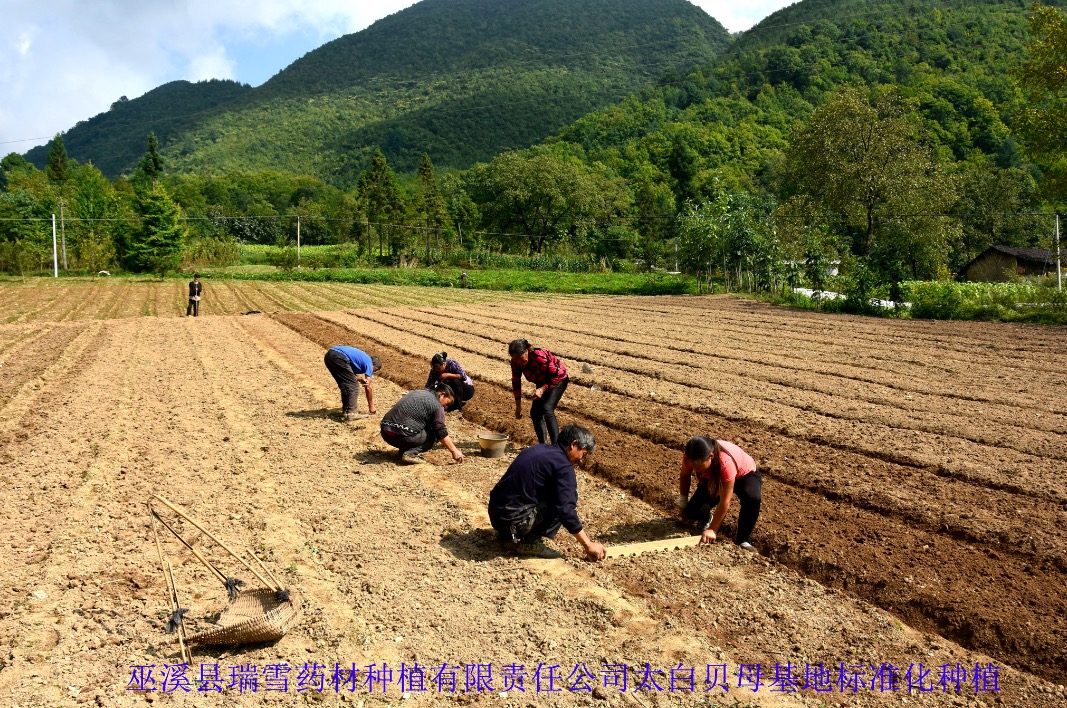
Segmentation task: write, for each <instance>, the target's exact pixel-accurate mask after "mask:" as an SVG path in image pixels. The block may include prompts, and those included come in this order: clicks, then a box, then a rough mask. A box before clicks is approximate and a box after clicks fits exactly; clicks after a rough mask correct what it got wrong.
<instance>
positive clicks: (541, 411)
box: [530, 379, 570, 445]
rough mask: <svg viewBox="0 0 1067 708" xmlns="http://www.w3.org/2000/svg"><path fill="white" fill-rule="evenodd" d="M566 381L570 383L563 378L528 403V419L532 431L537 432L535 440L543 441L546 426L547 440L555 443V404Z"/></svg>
mask: <svg viewBox="0 0 1067 708" xmlns="http://www.w3.org/2000/svg"><path fill="white" fill-rule="evenodd" d="M568 383H570V379H563V380H562V381H560V382H559V383H558V384H556V385H555V386H553V387H552V388H550V389H548V390H547V391H545V392H544V393H543V394H541V397H540V398H535V399H534V402H533V403H532V404H530V419H531V420H533V426H534V432H535V433H537V442H539V443H543V442H544V441H545V427H547V428H548V441H549V442H550V443H552V444H553V445H555V444H556V438H558V437H559V421H557V420H556V404H557V403H559V399H560V398H561V397H562V396H563V392H564V391H566V390H567V384H568ZM542 421H544V425H542Z"/></svg>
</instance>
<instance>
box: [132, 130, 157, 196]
mask: <svg viewBox="0 0 1067 708" xmlns="http://www.w3.org/2000/svg"><path fill="white" fill-rule="evenodd" d="M146 142H147V148H146V150H145V154H144V157H142V158H141V161H140V162H138V163H137V170H136V172H135V175H136V176H137V177H140V178H141V180H140V181H144V182H148V183H149V184H151V183H152V182H155V181H156V180H157V179H159V178H160V177H162V176H163V158H161V157H160V156H159V145H158V142H157V140H156V134H155V133H149V134H148V138H147V139H146Z"/></svg>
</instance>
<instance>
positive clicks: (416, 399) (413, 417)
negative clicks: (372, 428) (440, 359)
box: [381, 382, 463, 462]
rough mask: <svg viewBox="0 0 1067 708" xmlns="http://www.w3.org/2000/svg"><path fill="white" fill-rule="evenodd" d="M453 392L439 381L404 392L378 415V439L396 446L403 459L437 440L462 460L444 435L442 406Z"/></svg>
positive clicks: (450, 439) (429, 446)
mask: <svg viewBox="0 0 1067 708" xmlns="http://www.w3.org/2000/svg"><path fill="white" fill-rule="evenodd" d="M454 395H455V394H454V393H453V392H452V389H450V388H449V387H448V386H446V385H444V384H443V383H440V382H438V383H437V384H436V386H435V387H434V390H433V391H428V390H426V389H419V390H418V391H411V392H409V393H407V394H405V395H404V397H403V398H401V399H400V400H399V401H397V402H396V405H395V406H393V407H392V408H390V409H389V412H388V413H386V414H385V415H384V416H382V428H381V430H382V440H384V441H385V442H387V443H389V444H390V445H392V446H393V447H395V448H396V449H397V450H399V451H400V455H401V457H403V459H405V460H418V459H419V456H420V455H421V454H422V453H424V452H427V451H428V450H429V449H430V448H432V447H433V446H434V445H436V444H437V441H438V440H440V441H441V444H442V445H444V446H445V447H447V448H448V451H449V452H451V453H452V459H453V460H455V461H456V462H463V453H462V452H460V451H459V448H457V447H456V446H455V444H454V443H453V442H452V438H450V437H448V428H446V427H445V408H446V407H447V406H449V405H450V404H451V403H452V397H453V396H454Z"/></svg>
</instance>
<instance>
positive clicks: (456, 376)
mask: <svg viewBox="0 0 1067 708" xmlns="http://www.w3.org/2000/svg"><path fill="white" fill-rule="evenodd" d="M438 381H443V382H444V383H445V385H447V386H448V387H449V388H450V389H452V391H453V392H454V393H455V394H456V395H455V397H454V398H453V400H452V405H450V406H449V407H448V408H446V409H445V410H449V411H459V410H463V406H464V405H466V403H467V401H469V400H471V399H472V398H474V382H473V381H471V377H470V376H467V372H466V371H464V370H463V367H462V366H460V365H459V362H458V361H456V360H455V359H449V358H448V352H438V353H437V354H434V355H433V358H432V359H430V375H429V376H428V377H427V378H426V385H425V386H423V388H429V389H432V388H433V386H434V384H435V383H437V382H438Z"/></svg>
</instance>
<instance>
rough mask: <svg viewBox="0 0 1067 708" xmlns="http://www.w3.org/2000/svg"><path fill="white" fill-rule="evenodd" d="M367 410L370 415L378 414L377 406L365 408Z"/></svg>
mask: <svg viewBox="0 0 1067 708" xmlns="http://www.w3.org/2000/svg"><path fill="white" fill-rule="evenodd" d="M367 410H368V411H369V412H371V413H377V412H378V407H377V406H370V407H369V408H367Z"/></svg>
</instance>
